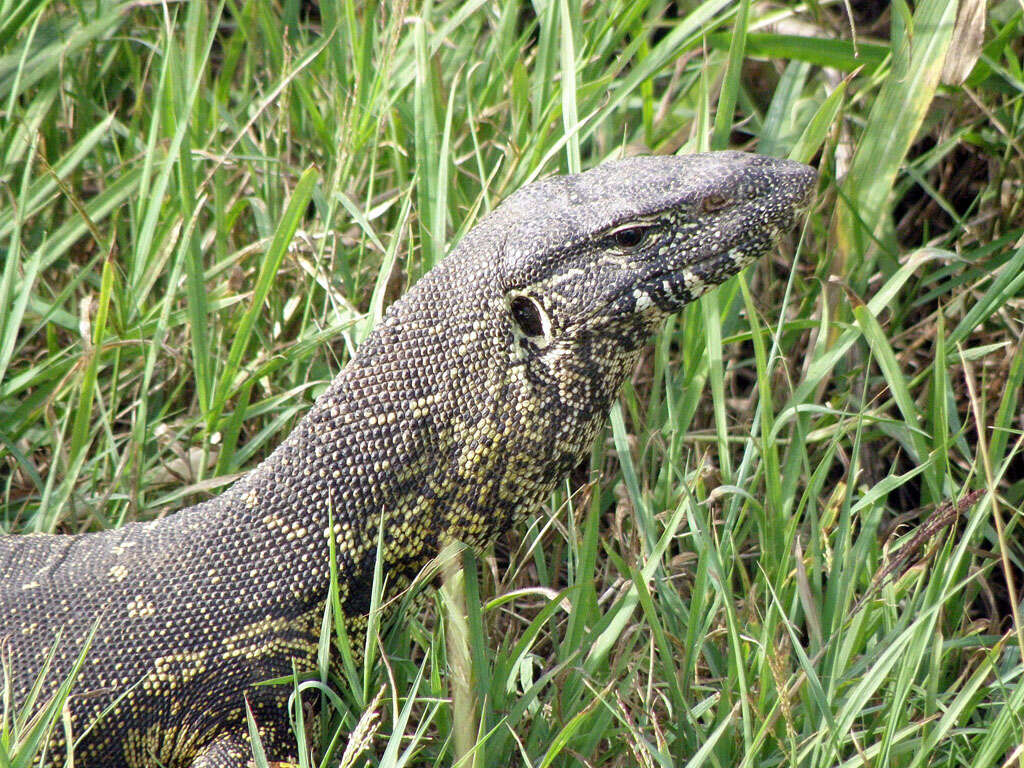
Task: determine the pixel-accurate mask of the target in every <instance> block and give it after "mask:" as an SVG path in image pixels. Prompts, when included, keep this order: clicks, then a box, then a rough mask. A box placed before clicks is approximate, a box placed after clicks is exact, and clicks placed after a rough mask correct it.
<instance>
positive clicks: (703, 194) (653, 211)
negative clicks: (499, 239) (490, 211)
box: [497, 152, 817, 358]
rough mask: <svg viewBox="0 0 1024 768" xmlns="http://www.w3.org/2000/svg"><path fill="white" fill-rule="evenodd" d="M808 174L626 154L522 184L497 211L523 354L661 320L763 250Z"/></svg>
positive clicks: (779, 167)
mask: <svg viewBox="0 0 1024 768" xmlns="http://www.w3.org/2000/svg"><path fill="white" fill-rule="evenodd" d="M816 178H817V174H816V173H815V171H814V170H813V169H811V168H809V167H808V166H805V165H802V164H800V163H795V162H792V161H788V160H779V159H776V158H770V157H764V156H760V155H750V154H746V153H742V152H714V153H708V154H698V155H687V156H681V157H635V158H630V159H627V160H620V161H618V162H612V163H607V164H605V165H602V166H600V167H598V168H595V169H594V170H592V171H588V172H586V173H582V174H578V175H573V176H557V177H553V178H550V179H546V180H544V181H541V182H539V183H536V184H533V185H530V186H527V187H524V188H523V189H522V190H520V191H519V192H517V193H516V194H515V195H513V196H511V197H510V198H509V199H508V200H507V201H506V202H505V203H504V204H503V205H502V206H501V208H500V209H499V211H498V213H497V215H498V216H500V217H501V218H502V219H505V220H507V219H515V220H516V223H515V225H514V226H509V225H508V224H507V223H505V224H504V229H505V231H506V232H508V233H510V236H509V237H508V238H507V239H506V241H505V247H504V249H503V252H502V261H501V272H502V274H501V277H500V279H501V280H502V281H503V283H504V285H503V288H504V298H505V302H506V305H507V312H508V318H509V325H510V328H511V330H512V333H513V336H514V338H515V341H516V344H517V345H518V349H519V351H520V352H521V356H522V357H524V358H529V357H531V356H537V355H539V356H541V357H543V356H544V353H545V350H551V352H552V353H555V354H557V350H558V349H560V348H564V347H565V346H566V345H567V344H571V343H572V339H573V338H575V337H578V336H579V335H580V334H583V335H586V334H588V333H592V332H599V331H602V330H604V331H607V332H610V333H616V332H618V333H622V332H626V331H630V332H631V333H630V335H631V336H632V337H634V338H633V342H634V343H636V344H640V343H642V342H643V340H644V339H645V338H646V337H647V335H649V333H650V332H651V331H652V330H654V329H655V328H656V327H657V325H658V323H659V321H660V320H662V319H663V318H665V317H666V316H668V315H669V314H672V313H674V312H677V311H678V310H680V309H681V308H682V307H683V306H684V305H685V304H687V303H689V302H691V301H693V300H694V299H696V298H697V297H699V296H700V295H701V294H703V293H704V292H706V291H707V290H708V289H710V288H712V287H714V286H715V285H717V284H719V283H721V282H723V281H725V280H726V279H728V278H729V277H731V276H732V275H734V274H736V273H737V272H739V271H740V270H741V269H743V268H744V267H745V266H747V265H748V264H750V263H751V262H753V261H754V260H755V259H757V258H758V257H760V256H761V255H763V254H764V253H766V252H767V251H768V250H770V249H771V247H772V246H773V245H774V244H775V242H776V240H777V239H778V237H779V235H781V234H782V233H783V232H785V231H787V230H789V229H790V228H791V227H792V226H793V224H794V223H795V221H796V219H797V216H798V215H799V213H800V211H801V210H802V209H803V208H805V207H806V205H807V203H808V201H809V198H810V194H811V190H812V189H813V187H814V184H815V180H816Z"/></svg>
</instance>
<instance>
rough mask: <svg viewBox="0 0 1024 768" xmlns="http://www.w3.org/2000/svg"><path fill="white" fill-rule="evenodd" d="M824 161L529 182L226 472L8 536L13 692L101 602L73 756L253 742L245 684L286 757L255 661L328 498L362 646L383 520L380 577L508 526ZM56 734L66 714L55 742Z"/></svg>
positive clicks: (326, 529)
mask: <svg viewBox="0 0 1024 768" xmlns="http://www.w3.org/2000/svg"><path fill="white" fill-rule="evenodd" d="M815 178H816V176H815V173H814V171H813V170H811V169H810V168H807V167H806V166H803V165H799V164H797V163H792V162H787V161H782V160H774V159H770V158H764V157H758V156H755V155H746V154H742V153H738V152H722V153H712V154H705V155H691V156H687V157H642V158H633V159H629V160H623V161H619V162H615V163H609V164H607V165H604V166H601V167H599V168H597V169H595V170H592V171H590V172H588V173H584V174H581V175H577V176H562V177H554V178H550V179H547V180H544V181H540V182H538V183H535V184H531V185H530V186H527V187H525V188H523V189H521V190H520V191H519V192H517V193H516V194H514V195H512V196H511V197H510V198H509V199H508V200H507V201H505V203H504V204H503V205H501V206H500V207H499V208H498V209H497V210H496V211H495V212H494V213H493V214H491V215H490V216H488V217H487V218H486V219H484V220H483V221H481V222H480V223H479V224H478V225H477V226H476V228H474V229H473V230H472V231H471V232H470V233H469V234H467V235H466V236H465V238H464V239H463V241H462V242H461V243H460V244H459V246H458V247H457V248H456V249H455V250H454V251H453V252H452V253H451V254H450V255H449V256H448V257H447V258H446V259H444V260H443V261H442V262H441V263H440V264H439V265H438V266H437V267H436V268H435V269H433V270H432V271H431V272H430V273H429V274H427V275H426V276H425V277H424V278H423V279H422V280H420V281H419V282H418V283H417V284H416V285H415V286H414V287H413V288H412V289H411V290H410V291H409V292H408V294H407V295H406V296H405V297H404V298H402V299H401V300H399V301H397V302H396V303H395V304H394V305H393V306H392V307H391V308H390V310H389V311H388V312H387V314H386V316H385V317H384V319H383V320H382V321H381V323H380V324H379V326H378V327H377V328H376V329H375V330H374V332H373V333H372V335H371V336H370V337H369V338H368V339H367V340H366V342H365V343H364V344H363V346H362V347H361V349H360V350H359V353H358V355H357V356H356V357H355V359H353V360H352V361H351V362H350V363H349V364H348V365H347V366H346V367H345V368H344V370H342V372H341V373H340V374H339V375H338V377H337V378H336V379H335V380H334V382H333V383H332V384H331V386H330V388H329V389H328V390H327V391H326V392H325V393H324V394H323V395H322V396H321V397H320V398H319V399H318V400H317V402H316V404H315V405H314V406H313V409H312V410H311V411H310V413H309V414H308V415H307V416H306V417H305V418H304V419H303V420H302V421H301V422H300V423H299V424H298V426H297V427H296V428H295V430H294V432H292V434H291V435H289V437H288V438H287V439H286V440H285V441H284V443H283V444H282V445H281V446H280V447H278V449H277V450H276V451H274V453H273V454H272V455H271V456H270V457H269V458H268V459H267V460H266V461H264V462H263V463H262V464H260V465H259V466H258V467H256V468H255V469H254V470H252V471H251V472H250V473H249V474H248V475H246V476H245V477H244V478H242V479H241V480H239V481H238V482H237V483H236V484H235V485H234V486H233V487H231V488H230V489H229V490H228V491H226V492H225V493H224V494H222V495H221V496H219V497H217V498H214V499H212V500H210V501H208V502H205V503H203V504H199V505H197V506H195V507H191V508H189V509H186V510H183V511H181V512H178V513H177V514H175V515H172V516H170V517H166V518H164V519H161V520H156V521H154V522H149V523H135V524H129V525H126V526H125V527H123V528H120V529H118V530H112V531H105V532H101V533H91V534H84V535H79V536H49V535H31V536H6V537H0V636H6V643H7V646H8V649H9V652H10V658H11V661H12V664H13V667H12V669H13V676H12V680H10V681H7V682H8V683H9V684H11V687H12V688H13V692H14V706H15V707H16V708H17V707H18V705H19V704H20V702H22V701H23V700H24V698H25V696H26V694H27V691H28V689H29V687H30V686H31V684H32V682H33V680H35V679H36V677H37V676H38V675H39V673H40V669H41V667H42V665H43V660H44V659H45V657H46V655H47V653H48V651H49V649H50V648H51V647H52V645H53V643H54V640H55V637H56V635H57V632H58V630H61V631H62V634H61V637H60V640H59V642H58V647H57V654H56V658H55V660H54V664H53V666H52V668H51V671H50V673H49V674H48V676H47V690H50V691H52V690H54V689H55V687H56V685H57V684H58V683H59V681H60V680H61V679H62V678H63V677H64V676H65V675H66V673H67V672H68V670H69V669H70V668H71V665H72V663H73V661H74V659H75V658H76V656H77V655H78V654H79V652H80V649H81V648H82V645H83V642H84V640H85V638H86V636H87V634H88V632H89V629H90V627H92V626H93V624H94V623H95V622H97V620H98V629H97V632H96V635H95V637H94V639H93V641H92V645H91V647H90V649H89V652H88V656H87V661H86V664H85V666H84V668H83V669H82V672H81V675H80V676H79V679H78V681H77V684H76V688H75V692H74V694H73V696H72V699H71V705H70V712H71V722H72V725H73V729H74V735H75V738H77V737H78V736H79V735H80V734H81V733H82V732H83V730H84V729H85V728H86V726H88V725H89V724H91V723H93V722H94V720H95V719H96V717H97V716H98V715H99V714H100V713H101V712H103V711H104V710H107V709H108V708H109V709H110V711H109V712H108V713H107V714H106V716H105V717H104V718H103V719H102V720H100V721H99V722H98V723H95V724H94V725H93V727H92V729H91V730H90V731H89V732H88V733H87V734H86V735H85V737H84V738H83V739H82V740H81V741H80V743H79V744H78V745H77V747H76V750H75V758H76V764H77V765H78V766H83V767H84V768H92V767H94V766H131V767H132V768H141V767H142V766H147V767H148V766H156V765H158V764H159V765H164V766H192V767H193V768H200V767H203V768H214V767H216V768H229V767H230V768H238V767H239V766H243V765H246V764H247V763H248V762H249V761H250V755H251V751H250V749H249V746H248V742H247V728H246V720H245V709H244V702H245V701H246V700H247V701H248V702H249V705H250V707H251V708H252V711H253V713H254V715H255V718H256V721H257V722H258V723H259V726H260V730H261V735H262V736H263V740H264V742H265V747H266V750H267V754H268V757H269V758H270V759H271V760H281V761H288V760H294V759H295V755H294V749H295V747H294V739H293V737H292V736H291V734H290V729H289V727H288V723H287V716H286V713H285V701H286V698H287V695H288V693H289V692H290V687H288V686H260V687H255V686H254V683H257V682H259V681H262V680H266V679H268V678H273V677H278V676H282V675H287V674H290V673H291V671H292V664H293V662H294V663H295V665H296V666H297V668H298V669H299V670H304V669H311V668H313V667H314V664H315V658H316V652H317V640H318V637H319V630H320V622H321V618H322V616H323V610H324V601H325V599H326V596H327V591H328V582H329V578H330V576H329V565H328V560H329V558H328V537H329V536H330V535H331V524H330V523H329V520H332V521H333V535H334V537H335V543H336V550H337V559H338V568H339V581H340V584H339V588H340V592H341V598H342V605H343V608H344V611H345V613H346V617H347V625H348V626H349V627H350V628H352V632H353V634H354V635H355V638H354V643H355V644H356V645H357V646H358V645H360V641H359V639H358V634H359V632H360V631H361V628H362V627H363V626H364V625H365V614H366V612H367V610H368V607H369V595H370V585H371V580H372V574H373V566H374V562H375V560H376V558H377V556H378V555H377V551H376V542H377V537H378V531H380V530H382V531H383V552H382V553H381V558H382V564H383V568H384V570H385V571H386V573H387V576H388V582H387V583H388V585H389V590H391V591H394V590H398V589H401V588H403V587H404V586H406V585H408V583H409V582H410V580H411V579H412V578H413V577H415V575H416V574H417V572H418V571H419V570H420V569H421V568H422V567H423V565H424V564H425V563H427V562H428V561H429V560H430V559H431V558H433V557H434V556H435V555H436V554H437V553H438V551H439V550H440V548H441V547H442V546H443V545H444V544H445V543H446V542H448V541H450V540H461V541H463V542H467V543H469V544H471V545H474V546H481V545H484V544H486V543H487V542H489V541H491V540H493V539H494V538H495V537H496V536H498V535H499V534H500V533H501V532H502V531H505V530H506V529H508V528H509V526H511V525H512V523H513V522H514V521H515V520H516V518H518V517H519V516H521V515H522V514H524V513H525V512H527V511H529V510H530V509H531V508H533V507H534V506H535V505H537V504H538V503H539V502H541V501H542V500H543V499H544V498H545V497H546V496H547V495H548V494H549V493H550V491H551V489H552V487H553V486H554V485H555V483H556V482H557V481H558V480H559V479H560V478H562V477H563V476H564V475H565V474H566V473H567V472H568V471H569V470H570V469H571V468H572V467H573V466H575V465H576V463H577V462H579V461H580V459H581V458H582V457H583V456H585V455H586V453H587V452H588V451H589V450H590V448H591V446H592V443H593V440H594V436H595V434H596V431H597V429H598V427H599V426H600V424H601V423H602V421H603V419H604V418H605V414H606V413H607V410H608V408H609V406H610V404H611V401H612V399H613V398H614V397H615V395H616V393H617V392H618V389H619V386H620V385H621V383H622V381H623V380H624V379H625V377H626V376H627V375H628V374H629V373H630V371H631V370H632V369H633V367H634V366H635V364H636V360H637V357H638V355H639V351H640V349H641V348H642V346H643V344H644V343H645V341H646V339H647V338H648V337H649V336H650V334H651V333H652V332H653V331H655V330H656V329H657V328H658V326H659V325H660V323H661V321H662V320H663V319H664V318H665V317H667V316H668V315H669V314H671V313H673V312H676V311H678V310H679V309H680V308H681V307H682V306H683V305H685V304H686V303H687V302H689V301H692V300H693V299H695V298H696V297H697V296H699V295H700V294H702V293H704V292H705V291H706V290H708V289H709V288H710V287H712V286H714V285H716V284H718V283H720V282H722V281H723V280H725V279H727V278H728V277H730V276H731V275H734V274H736V273H737V272H738V271H739V270H740V269H742V268H743V267H744V266H746V265H747V264H749V263H750V262H751V261H753V260H754V259H756V258H757V257H759V256H760V255H762V254H763V253H765V252H766V251H768V250H769V249H770V248H771V247H772V245H773V244H774V242H775V241H776V239H777V237H778V236H779V235H780V233H782V232H784V231H786V230H788V229H789V228H791V227H792V226H793V224H794V223H795V221H796V218H797V215H798V213H799V211H800V209H801V208H802V207H803V206H804V205H805V204H806V202H807V200H808V198H809V195H810V190H811V188H812V186H813V185H814V181H815ZM381 526H382V528H381ZM57 730H58V731H60V730H61V729H60V728H58V729H57ZM65 751H66V745H65V744H64V742H63V737H62V735H58V736H57V737H55V739H54V740H53V742H52V743H51V745H50V754H51V755H53V756H54V757H52V758H51V759H52V760H53V761H54V762H62V761H63V756H64V752H65Z"/></svg>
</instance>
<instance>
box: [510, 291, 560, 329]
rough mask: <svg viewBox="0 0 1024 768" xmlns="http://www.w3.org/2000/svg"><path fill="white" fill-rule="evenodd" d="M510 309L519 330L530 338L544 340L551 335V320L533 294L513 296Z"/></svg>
mask: <svg viewBox="0 0 1024 768" xmlns="http://www.w3.org/2000/svg"><path fill="white" fill-rule="evenodd" d="M509 311H510V312H511V313H512V320H513V322H514V323H515V325H516V327H517V328H518V330H519V332H520V333H522V335H523V336H526V337H527V338H528V339H533V340H542V339H547V338H549V337H550V336H551V320H550V319H549V318H548V315H547V312H545V311H544V307H542V306H541V304H540V302H539V301H537V300H536V299H535V298H533V297H532V296H525V295H523V294H519V295H517V296H512V297H511V298H510V299H509Z"/></svg>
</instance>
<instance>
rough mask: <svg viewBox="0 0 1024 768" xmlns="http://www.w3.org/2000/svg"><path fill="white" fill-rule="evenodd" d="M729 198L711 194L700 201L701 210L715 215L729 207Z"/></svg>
mask: <svg viewBox="0 0 1024 768" xmlns="http://www.w3.org/2000/svg"><path fill="white" fill-rule="evenodd" d="M729 202H730V200H729V198H727V197H726V196H725V195H717V194H714V193H712V194H710V195H708V196H707V197H705V198H704V199H703V200H701V201H700V208H701V210H702V211H704V213H714V212H715V211H720V210H722V209H723V208H725V207H726V206H727V205H729Z"/></svg>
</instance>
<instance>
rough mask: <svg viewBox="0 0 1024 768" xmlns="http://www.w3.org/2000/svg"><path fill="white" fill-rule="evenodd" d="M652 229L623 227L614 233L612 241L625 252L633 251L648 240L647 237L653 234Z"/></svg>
mask: <svg viewBox="0 0 1024 768" xmlns="http://www.w3.org/2000/svg"><path fill="white" fill-rule="evenodd" d="M651 229H652V228H651V227H642V226H636V227H623V228H622V229H620V230H617V231H615V232H613V233H612V241H613V242H614V243H615V245H616V247H618V248H621V249H622V250H624V251H632V250H633V249H634V248H637V247H639V245H640V244H641V243H643V241H644V240H646V239H647V235H648V234H649V233H650V232H651Z"/></svg>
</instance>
